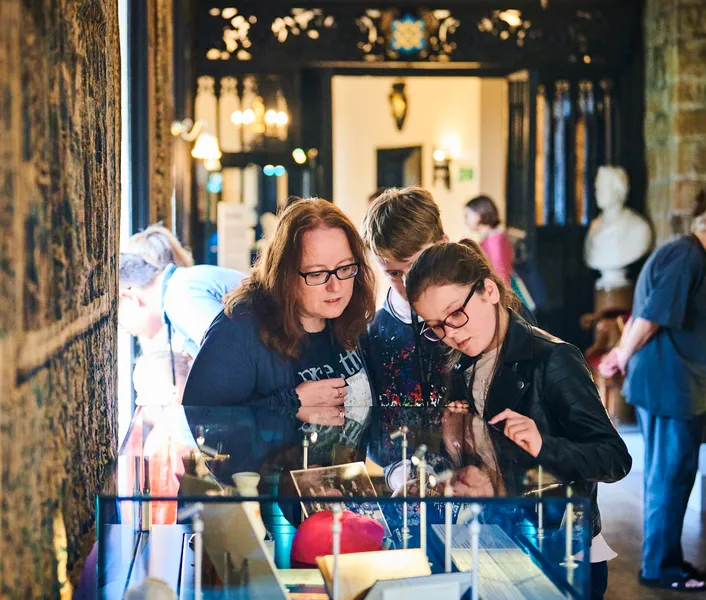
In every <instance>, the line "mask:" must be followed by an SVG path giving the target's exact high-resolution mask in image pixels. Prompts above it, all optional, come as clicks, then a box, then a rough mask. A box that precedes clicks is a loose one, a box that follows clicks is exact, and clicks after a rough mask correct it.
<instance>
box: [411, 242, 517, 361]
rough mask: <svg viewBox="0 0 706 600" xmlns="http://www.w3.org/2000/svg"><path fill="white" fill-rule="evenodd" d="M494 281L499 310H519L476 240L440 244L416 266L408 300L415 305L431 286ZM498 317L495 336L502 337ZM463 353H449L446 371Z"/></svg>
mask: <svg viewBox="0 0 706 600" xmlns="http://www.w3.org/2000/svg"><path fill="white" fill-rule="evenodd" d="M486 279H490V280H492V281H493V282H494V283H495V285H496V286H497V287H498V292H499V293H500V303H499V307H501V308H503V309H512V310H515V311H516V310H517V309H518V308H519V305H520V301H519V299H518V297H517V296H516V295H515V293H514V292H513V291H512V290H509V289H507V287H505V284H503V282H502V280H501V279H500V277H499V276H498V275H497V273H495V271H494V270H493V267H492V266H491V265H490V262H489V261H488V259H487V257H486V255H485V253H484V252H483V250H482V248H481V247H480V246H479V245H478V244H477V243H476V242H474V241H473V240H470V239H463V240H461V241H460V242H459V243H452V242H448V243H440V244H435V245H434V246H430V247H429V248H427V249H426V250H424V252H422V253H421V254H420V256H419V258H418V259H417V260H416V261H415V262H414V264H413V265H412V268H411V269H410V270H409V274H408V275H407V298H408V299H409V303H410V304H411V305H412V306H414V304H415V303H416V302H417V300H419V298H420V296H421V295H422V294H423V293H424V292H425V291H426V290H427V289H428V288H430V287H431V286H442V285H472V284H474V283H476V282H477V281H484V280H486ZM499 323H500V320H499V317H498V319H497V320H496V328H495V329H496V331H495V335H496V336H497V335H498V334H499ZM460 357H461V352H460V351H452V352H450V353H449V356H448V362H447V367H448V368H449V369H450V368H452V367H453V366H454V365H455V364H456V363H457V362H458V361H459V359H460Z"/></svg>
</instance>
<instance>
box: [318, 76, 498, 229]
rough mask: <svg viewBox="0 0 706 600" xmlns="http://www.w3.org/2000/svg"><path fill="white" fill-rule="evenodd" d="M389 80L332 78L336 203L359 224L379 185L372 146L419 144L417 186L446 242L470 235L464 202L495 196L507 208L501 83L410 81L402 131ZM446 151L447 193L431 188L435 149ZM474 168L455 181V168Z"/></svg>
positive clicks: (453, 79) (470, 79)
mask: <svg viewBox="0 0 706 600" xmlns="http://www.w3.org/2000/svg"><path fill="white" fill-rule="evenodd" d="M396 81H398V79H396V78H393V77H378V76H366V77H350V76H336V77H334V78H333V82H332V88H333V89H332V92H333V185H334V197H333V200H334V201H335V202H336V204H338V205H339V206H340V207H341V208H342V209H343V210H344V211H345V212H346V213H347V214H348V215H349V217H350V218H351V219H352V220H353V222H354V223H356V224H360V222H361V220H362V218H363V215H364V213H365V209H366V207H367V199H368V197H369V196H370V194H371V193H372V192H373V191H374V190H375V189H376V187H377V152H376V151H377V149H378V148H395V147H404V146H422V149H423V158H422V181H421V182H420V183H421V184H422V186H423V187H425V188H427V189H429V190H430V191H431V192H432V194H433V195H434V198H435V199H436V201H437V202H438V204H439V206H440V208H441V216H442V219H443V222H444V228H445V230H446V232H447V233H448V235H449V237H450V238H451V239H459V238H461V237H463V236H464V235H466V234H467V231H466V229H465V226H464V223H463V205H464V204H465V203H466V202H467V201H468V200H469V199H470V198H472V197H473V196H475V195H477V194H480V193H486V194H489V195H491V196H493V197H494V198H495V199H496V200H497V201H498V204H499V205H500V207H501V210H503V211H504V208H505V199H504V189H505V153H506V146H507V117H506V111H507V108H506V107H507V91H506V85H505V82H504V80H493V79H479V78H474V77H408V78H406V79H405V83H406V84H407V85H406V89H405V93H406V95H407V102H408V110H407V120H406V122H405V125H404V128H403V130H402V131H398V130H397V128H396V126H395V122H394V119H393V117H392V115H391V113H390V105H389V101H388V96H389V94H390V91H391V89H392V84H393V83H395V82H396ZM439 146H450V147H451V149H452V150H454V154H455V157H454V159H453V161H452V168H451V169H452V182H451V189H450V190H447V189H446V188H445V187H444V186H443V184H442V183H438V184H437V185H432V177H433V159H432V154H433V151H434V149H435V148H436V147H439ZM460 167H470V168H472V169H473V170H474V178H473V180H472V181H464V182H460V181H459V180H458V170H459V168H460Z"/></svg>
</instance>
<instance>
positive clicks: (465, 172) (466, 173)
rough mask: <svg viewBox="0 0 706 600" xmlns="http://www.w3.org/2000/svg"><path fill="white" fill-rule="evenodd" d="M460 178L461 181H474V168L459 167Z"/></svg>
mask: <svg viewBox="0 0 706 600" xmlns="http://www.w3.org/2000/svg"><path fill="white" fill-rule="evenodd" d="M458 180H459V181H473V168H472V167H461V168H459V170H458Z"/></svg>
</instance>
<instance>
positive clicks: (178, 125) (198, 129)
mask: <svg viewBox="0 0 706 600" xmlns="http://www.w3.org/2000/svg"><path fill="white" fill-rule="evenodd" d="M205 125H206V123H205V122H204V121H196V123H194V122H193V121H192V120H191V119H184V120H183V121H174V122H173V123H172V127H171V132H172V135H173V136H179V137H181V139H183V140H186V141H187V142H193V141H194V140H196V143H195V144H194V147H193V148H192V150H191V156H193V157H194V158H198V159H199V160H205V161H216V160H218V159H220V158H221V156H222V154H221V149H220V148H219V147H218V139H217V138H216V136H215V135H213V134H212V133H209V132H208V131H204V127H205Z"/></svg>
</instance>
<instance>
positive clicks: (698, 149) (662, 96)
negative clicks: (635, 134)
mask: <svg viewBox="0 0 706 600" xmlns="http://www.w3.org/2000/svg"><path fill="white" fill-rule="evenodd" d="M644 18H645V27H644V31H645V53H646V56H645V58H646V60H645V62H646V115H645V145H646V152H647V172H648V198H647V207H648V212H649V215H650V217H651V218H652V220H653V222H654V224H655V229H656V233H657V238H658V241H660V242H661V241H664V240H666V239H668V238H669V237H670V236H671V235H672V234H673V233H679V232H680V231H681V230H684V229H685V228H686V227H687V224H688V220H689V215H690V212H691V209H692V207H693V202H694V199H695V197H696V195H697V193H698V192H699V190H701V189H704V188H706V2H704V0H647V2H646V8H645V17H644Z"/></svg>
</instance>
